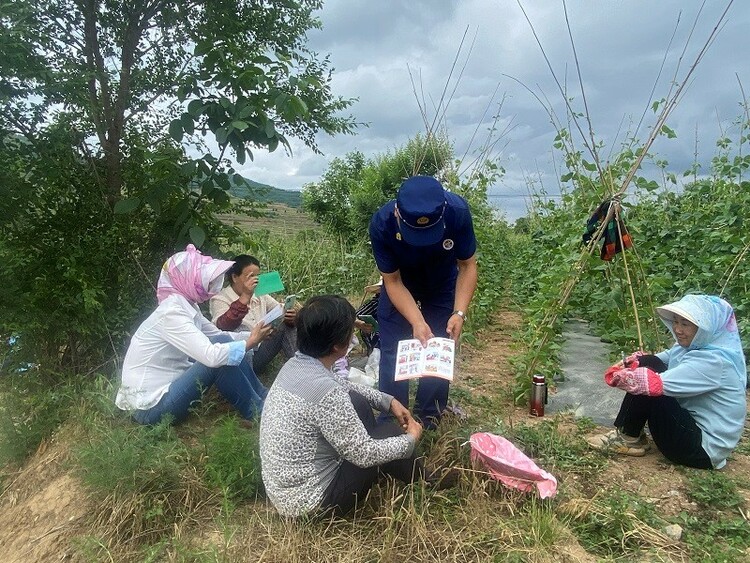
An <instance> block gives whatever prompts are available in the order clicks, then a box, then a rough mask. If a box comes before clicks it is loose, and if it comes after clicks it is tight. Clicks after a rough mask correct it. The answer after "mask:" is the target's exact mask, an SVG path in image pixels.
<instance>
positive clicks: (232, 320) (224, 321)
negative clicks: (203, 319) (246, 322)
mask: <svg viewBox="0 0 750 563" xmlns="http://www.w3.org/2000/svg"><path fill="white" fill-rule="evenodd" d="M247 311H248V307H247V305H245V304H244V303H242V302H241V301H240V300H239V299H238V300H237V301H235V302H233V303H232V304H231V305H230V306H229V309H227V310H226V312H225V313H224V314H222V315H221V316H219V317H217V318H216V323H215V324H216V326H217V327H219V328H220V329H221V330H229V331H232V330H237V328H238V327H239V326H240V324H242V319H244V318H245V315H247Z"/></svg>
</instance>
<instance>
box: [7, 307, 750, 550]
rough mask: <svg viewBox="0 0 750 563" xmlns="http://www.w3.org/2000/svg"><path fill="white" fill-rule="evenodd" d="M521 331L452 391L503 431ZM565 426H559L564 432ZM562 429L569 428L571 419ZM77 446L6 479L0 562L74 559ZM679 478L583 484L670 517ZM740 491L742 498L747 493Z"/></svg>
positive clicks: (480, 355) (648, 474) (626, 473)
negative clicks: (480, 407) (495, 413)
mask: <svg viewBox="0 0 750 563" xmlns="http://www.w3.org/2000/svg"><path fill="white" fill-rule="evenodd" d="M519 324H520V317H519V315H518V314H516V313H513V312H508V311H502V312H500V313H498V314H497V316H496V318H495V319H494V322H493V326H492V327H491V328H490V329H488V330H487V331H485V332H484V333H483V334H482V335H481V337H480V338H479V340H480V341H481V343H482V344H481V346H476V347H472V346H469V345H464V346H463V347H462V349H461V351H460V355H459V359H458V369H457V371H458V373H459V374H460V375H459V381H458V387H461V388H464V389H465V390H466V391H467V392H471V393H473V394H481V395H484V396H486V397H487V398H488V399H490V400H491V401H497V404H502V405H503V409H502V416H503V419H504V421H505V422H507V423H509V424H513V423H515V422H519V421H523V422H524V423H527V424H533V423H535V421H538V419H534V418H532V417H530V416H529V415H528V413H527V410H526V408H525V407H513V406H511V405H512V401H511V393H510V389H511V386H512V382H513V374H512V370H511V367H510V365H509V358H510V356H511V355H513V354H514V353H515V350H514V349H513V345H512V338H511V335H512V333H513V332H514V331H515V330H516V329H517V328H518V327H519ZM461 406H463V405H461ZM475 408H476V407H475ZM466 410H467V411H468V414H469V416H470V417H471V416H472V407H471V406H470V405H467V406H466ZM505 419H507V420H505ZM565 423H566V422H565V421H563V426H564V424H565ZM568 423H569V425H570V426H571V427H572V426H573V421H572V419H570V420H569V421H568ZM76 439H77V437H76V436H74V435H73V434H72V433H71V431H70V430H69V429H67V428H63V429H62V430H61V431H60V432H58V434H57V435H55V436H54V437H53V438H52V439H51V440H49V441H47V442H45V443H43V444H42V445H41V446H40V448H39V449H38V451H37V452H36V453H35V454H34V455H33V456H32V457H31V459H30V460H29V461H28V462H27V464H26V465H25V466H24V467H23V468H21V469H20V470H19V471H18V472H16V473H13V474H10V475H8V474H6V475H5V478H4V480H3V491H2V492H1V493H0V553H2V555H0V559H1V560H2V561H3V562H4V563H27V562H36V561H65V560H69V559H71V558H73V559H75V557H74V553H75V551H76V550H75V545H74V543H73V542H74V541H75V538H76V537H81V536H85V535H86V534H87V529H86V527H85V523H86V521H87V515H88V514H89V512H90V510H91V508H92V507H91V501H89V500H88V499H87V497H86V494H85V493H84V491H83V488H82V487H81V485H80V484H79V483H78V482H77V481H76V479H75V478H74V477H73V476H71V473H70V471H69V467H68V465H67V463H66V462H67V460H68V446H69V445H70V444H71V443H72V442H73V441H75V440H76ZM725 471H726V472H727V473H728V474H729V475H730V476H732V477H733V478H736V479H738V480H740V481H743V480H744V482H750V459H748V457H747V456H744V455H735V456H734V459H733V460H732V461H730V463H729V464H728V466H727V468H726V469H725ZM684 479H685V477H684V475H683V474H682V473H681V472H680V471H679V470H678V469H676V468H675V467H674V466H672V465H671V464H669V463H668V462H667V461H666V460H665V459H664V458H663V456H661V454H659V453H658V452H657V451H652V452H651V453H649V454H648V455H646V456H645V457H643V458H616V459H612V460H610V462H609V464H608V466H607V469H606V470H605V471H604V472H603V473H602V474H601V475H600V476H599V477H598V479H597V482H596V483H587V484H586V485H587V486H588V487H595V488H596V487H603V488H608V489H609V488H613V487H616V488H621V489H623V490H626V491H630V492H632V493H636V494H638V495H640V496H642V497H645V498H647V499H648V501H649V502H652V503H654V504H655V505H656V506H657V507H658V510H659V512H660V513H663V514H665V515H675V514H678V513H680V512H682V511H686V512H692V511H695V510H697V507H696V506H695V503H692V502H691V501H690V500H689V499H688V497H687V495H686V492H685V491H686V487H685V484H684ZM570 485H571V486H577V484H575V483H570ZM741 491H742V493H743V494H745V495H747V494H748V493H747V491H746V490H741ZM746 501H747V502H746V503H745V507H747V506H750V498H746ZM559 549H560V553H566V554H568V557H566V560H570V561H595V560H596V559H595V558H592V557H591V556H590V555H589V554H587V553H586V552H585V551H583V549H581V548H580V546H578V545H577V543H576V542H575V539H574V538H571V543H570V544H569V545H564V546H559Z"/></svg>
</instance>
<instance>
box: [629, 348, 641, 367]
mask: <svg viewBox="0 0 750 563" xmlns="http://www.w3.org/2000/svg"><path fill="white" fill-rule="evenodd" d="M641 356H645V354H644V353H643V352H641V351H640V350H638V351H637V352H633V353H632V354H630V355H629V356H628V357H627V358H625V367H626V368H637V367H638V359H639V358H640V357H641Z"/></svg>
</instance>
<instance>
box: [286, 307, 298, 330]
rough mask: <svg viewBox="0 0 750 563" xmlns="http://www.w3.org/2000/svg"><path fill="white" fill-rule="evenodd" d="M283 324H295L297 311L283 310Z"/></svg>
mask: <svg viewBox="0 0 750 563" xmlns="http://www.w3.org/2000/svg"><path fill="white" fill-rule="evenodd" d="M284 324H285V325H286V326H295V325H296V324H297V311H296V310H295V309H289V310H288V311H285V312H284Z"/></svg>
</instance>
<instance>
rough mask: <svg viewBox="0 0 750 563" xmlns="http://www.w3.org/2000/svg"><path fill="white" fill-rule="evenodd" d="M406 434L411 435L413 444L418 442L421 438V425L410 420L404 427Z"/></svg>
mask: <svg viewBox="0 0 750 563" xmlns="http://www.w3.org/2000/svg"><path fill="white" fill-rule="evenodd" d="M406 433H407V434H411V435H412V436H413V437H414V441H415V442H419V439H420V438H421V437H422V425H421V424H419V422H417V421H416V420H414V419H413V418H412V419H410V420H409V423H408V424H407V426H406Z"/></svg>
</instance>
